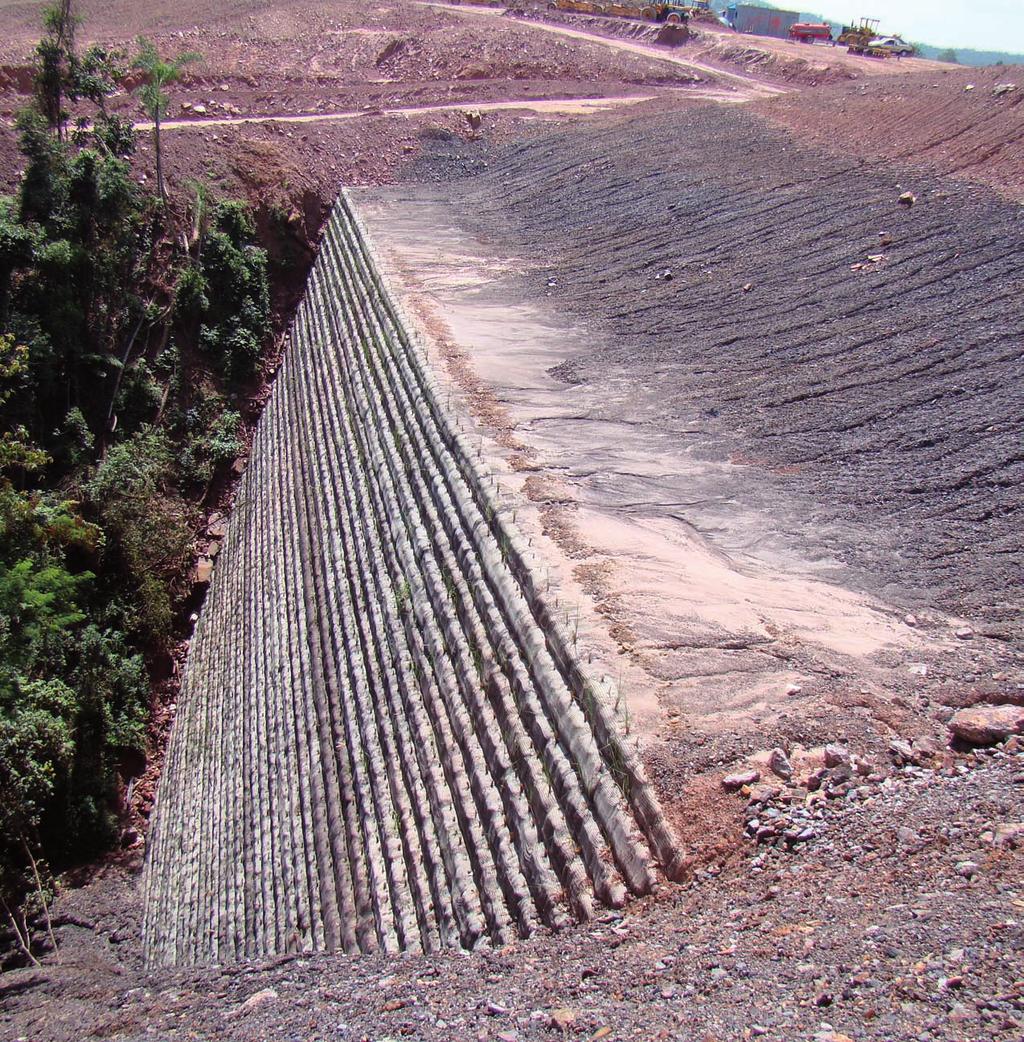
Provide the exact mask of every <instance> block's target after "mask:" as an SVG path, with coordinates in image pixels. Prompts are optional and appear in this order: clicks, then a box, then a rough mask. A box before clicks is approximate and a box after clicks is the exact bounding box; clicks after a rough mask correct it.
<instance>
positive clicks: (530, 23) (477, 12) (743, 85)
mask: <svg viewBox="0 0 1024 1042" xmlns="http://www.w3.org/2000/svg"><path fill="white" fill-rule="evenodd" d="M416 2H417V3H418V4H419V5H420V6H422V7H433V8H437V9H440V10H445V11H451V12H452V13H453V14H457V15H469V16H471V17H481V18H501V17H503V15H504V11H503V10H500V9H495V8H488V7H462V6H455V5H453V4H441V3H435V2H432V0H416ZM516 24H517V25H523V26H527V27H529V28H530V29H535V30H537V31H538V32H544V33H555V34H556V35H558V36H568V37H570V38H571V39H574V40H584V41H586V42H587V43H591V44H593V43H596V44H601V45H602V46H605V47H609V48H611V49H612V50H615V51H620V52H623V53H628V54H638V55H641V56H642V57H644V58H652V59H654V60H655V61H660V62H665V63H666V64H668V65H675V66H677V67H680V68H684V69H691V70H693V71H694V72H700V73H703V74H704V75H705V76H709V77H713V78H715V79H720V80H723V81H725V82H727V83H729V84H731V85H732V86H734V87H736V88H738V89H740V90H742V91H743V92H744V95H745V96H746V97H747V98H750V99H753V98H764V97H773V96H775V95H777V94H785V93H786V88H785V87H780V86H775V85H772V84H768V83H765V82H764V81H763V80H758V79H755V78H754V77H753V76H744V75H743V74H742V73H738V72H726V71H725V70H724V69H719V68H715V67H714V66H713V65H707V64H705V63H704V62H699V61H694V60H693V59H691V58H684V57H682V56H680V55H677V54H672V53H671V52H667V51H663V50H660V49H658V48H657V47H648V46H647V45H646V44H642V43H635V42H633V41H630V40H618V39H612V38H610V37H607V36H599V35H597V34H596V33H589V32H586V31H584V30H582V29H573V28H570V27H569V26H567V25H556V24H554V23H552V22H541V21H536V20H533V19H523V20H521V21H517V22H516Z"/></svg>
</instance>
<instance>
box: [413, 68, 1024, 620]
mask: <svg viewBox="0 0 1024 1042" xmlns="http://www.w3.org/2000/svg"><path fill="white" fill-rule="evenodd" d="M952 89H957V88H956V87H953V88H952ZM751 156H757V157H758V159H757V163H756V164H753V165H752V164H750V163H749V162H748V161H746V160H747V159H748V158H749V157H751ZM490 169H491V170H496V171H497V173H495V174H493V175H492V174H491V173H490V172H489V171H488V172H486V173H484V174H483V176H480V177H477V178H472V179H468V180H465V181H464V182H462V184H461V187H460V189H459V191H458V192H456V193H454V196H453V203H452V208H453V211H454V212H457V213H459V214H461V215H463V217H462V220H463V222H464V223H466V224H468V225H469V226H470V227H472V228H473V229H474V230H475V231H476V232H478V234H479V235H480V236H482V237H484V238H488V239H490V240H492V241H495V242H497V243H500V244H501V245H502V246H505V247H506V248H513V249H515V250H517V251H518V252H519V253H520V254H522V255H524V256H526V257H527V258H528V259H529V260H530V261H531V262H533V266H532V268H531V270H529V271H527V272H526V273H524V274H523V275H522V278H523V279H524V280H526V284H527V285H528V287H529V291H530V292H531V293H532V294H533V295H535V296H536V297H538V298H541V299H544V298H547V299H549V300H551V301H554V302H557V305H558V307H559V308H560V309H562V310H563V311H565V312H566V313H568V314H570V315H572V316H573V318H574V320H575V321H576V322H579V323H581V324H582V325H583V326H584V327H585V328H588V329H592V330H594V331H595V333H596V334H597V335H595V336H594V337H593V339H592V340H591V341H590V342H589V344H588V348H587V349H586V350H581V351H578V352H577V353H576V354H574V355H572V356H571V357H569V358H568V359H567V360H566V361H565V362H564V364H562V365H561V366H559V367H558V369H557V371H556V372H555V374H554V375H556V376H558V377H559V378H561V379H562V380H563V381H564V382H565V384H566V386H567V388H572V387H574V386H577V385H579V384H588V385H591V384H592V385H602V386H604V387H606V388H615V390H616V394H617V395H618V396H619V397H620V398H621V399H623V400H624V401H625V403H626V404H625V407H626V408H628V409H629V410H630V412H631V414H632V415H633V417H634V418H635V419H636V420H637V421H639V422H642V423H644V424H646V425H648V426H649V427H650V428H651V429H652V430H655V431H659V432H672V431H674V430H677V431H679V432H680V436H682V432H683V431H684V430H685V431H686V436H687V437H689V438H691V448H690V449H689V451H690V452H692V453H696V454H698V455H700V456H702V457H705V458H710V459H717V460H722V459H727V460H730V461H732V462H733V463H737V464H740V465H742V466H744V467H746V468H747V473H748V474H749V476H750V481H751V483H752V485H754V486H756V487H757V488H764V487H766V486H770V487H771V488H772V489H773V490H774V495H775V498H776V503H775V504H774V509H777V510H780V511H783V512H784V513H785V514H786V515H787V525H786V528H787V529H789V530H790V531H791V532H798V533H799V539H800V541H801V542H803V543H805V544H806V545H809V546H814V547H815V548H816V552H815V554H814V556H815V557H816V558H818V559H822V560H824V559H829V560H831V561H834V562H838V563H839V564H841V565H842V566H844V567H845V568H847V569H849V570H850V572H851V574H854V575H856V576H858V577H859V579H858V581H859V582H860V584H861V585H863V586H867V587H870V588H872V589H873V590H875V591H878V592H885V593H887V594H891V595H893V596H894V598H895V600H896V601H897V602H898V603H899V602H902V603H905V604H906V605H907V606H908V608H918V607H924V608H928V607H938V608H941V609H943V610H946V611H950V612H953V613H962V614H964V615H968V616H970V617H972V618H974V619H975V620H976V621H977V622H978V624H979V625H980V626H982V627H983V628H987V631H988V632H990V633H991V635H992V636H993V637H997V638H999V639H1002V640H1009V641H1014V640H1019V638H1020V630H1019V618H1018V613H1017V605H1018V603H1019V593H1020V588H1019V581H1020V567H1019V566H1020V563H1021V558H1020V554H1021V546H1020V541H1019V519H1020V509H1021V498H1020V492H1019V489H1020V478H1021V465H1022V463H1021V459H1020V454H1019V446H1018V431H1017V422H1018V418H1019V415H1020V405H1021V398H1020V395H1021V390H1020V388H1021V382H1022V379H1024V369H1022V365H1024V363H1022V360H1021V356H1020V352H1019V350H1018V349H1017V346H1016V345H1017V343H1018V342H1019V338H1020V336H1021V333H1022V331H1024V313H1022V311H1021V309H1020V307H1019V298H1020V290H1021V283H1020V272H1021V270H1022V267H1021V264H1022V261H1024V253H1022V250H1021V246H1020V220H1021V215H1020V210H1019V207H1017V206H1014V205H1010V204H1007V203H1005V202H1003V201H1002V200H1001V199H999V198H998V197H996V196H995V195H993V194H992V193H990V192H988V191H985V190H983V189H979V188H977V187H975V186H968V185H964V184H960V183H957V182H955V181H950V180H939V179H937V178H935V177H934V176H931V177H929V176H925V175H923V174H920V173H917V174H912V173H911V172H909V171H907V170H902V171H901V170H900V168H898V167H894V168H881V167H878V166H872V165H870V164H868V163H866V162H865V161H863V160H861V159H859V158H856V159H851V158H847V159H845V160H840V159H838V158H830V157H825V156H822V155H820V154H818V153H815V152H812V151H810V150H808V149H805V148H803V147H800V146H799V145H796V144H794V142H793V141H792V140H791V139H789V138H787V137H786V136H785V135H784V134H782V133H780V132H779V131H776V130H773V129H772V128H770V127H769V126H766V125H765V123H764V122H763V121H762V120H761V119H759V118H757V117H756V116H754V115H752V114H751V113H749V112H747V111H740V110H737V109H733V108H729V109H724V108H722V107H717V106H715V107H710V106H709V107H704V108H701V109H697V110H692V111H691V112H689V113H686V114H678V115H675V114H674V115H672V116H665V117H662V116H651V117H635V118H632V119H630V120H628V121H623V120H615V121H611V120H609V121H608V123H606V124H605V125H604V126H602V127H600V128H596V127H595V128H592V129H591V130H590V132H588V133H578V134H577V133H573V134H572V135H559V136H558V137H557V138H556V137H553V136H548V137H542V138H538V139H537V140H534V141H531V142H529V143H527V144H525V145H521V146H517V147H512V148H509V149H507V150H505V151H504V152H503V153H501V154H500V155H498V156H492V157H491V158H490ZM428 176H429V168H428ZM907 192H909V193H911V196H907V197H905V198H904V200H903V201H901V199H900V197H901V195H903V194H904V193H907ZM693 439H695V440H693ZM755 494H756V492H755Z"/></svg>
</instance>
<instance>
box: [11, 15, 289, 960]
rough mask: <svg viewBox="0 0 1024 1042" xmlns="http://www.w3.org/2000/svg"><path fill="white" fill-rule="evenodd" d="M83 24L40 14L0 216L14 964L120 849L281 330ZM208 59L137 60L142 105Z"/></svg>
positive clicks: (246, 267)
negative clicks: (75, 873)
mask: <svg viewBox="0 0 1024 1042" xmlns="http://www.w3.org/2000/svg"><path fill="white" fill-rule="evenodd" d="M75 29H76V21H75V17H74V13H73V11H72V10H71V4H70V0H62V2H61V3H60V4H59V5H58V6H57V7H55V8H53V9H51V10H50V11H48V13H47V15H46V32H45V35H44V38H43V40H42V41H41V42H40V44H39V46H38V48H37V72H36V98H35V103H34V105H33V106H32V108H31V109H29V110H27V111H25V112H24V113H22V115H21V117H20V119H19V131H20V141H21V150H22V152H23V154H24V160H25V170H24V176H23V178H22V180H21V183H20V186H19V188H18V191H17V193H16V195H14V196H13V197H9V198H0V836H2V840H0V843H2V849H0V897H2V901H3V906H2V907H3V910H4V912H5V919H6V925H7V926H8V927H9V928H10V929H11V930H12V931H13V933H12V939H14V940H16V941H17V942H18V943H19V944H21V945H22V946H23V947H25V946H26V942H27V941H28V936H27V931H26V929H25V923H26V921H27V918H26V917H27V916H28V915H30V914H31V912H32V911H33V902H35V904H36V906H37V907H36V910H38V906H39V904H40V903H41V902H42V900H43V898H44V895H45V892H46V888H47V879H48V878H49V874H48V872H49V869H54V870H56V869H58V868H60V867H63V866H66V865H68V864H70V863H73V862H75V861H79V860H82V859H84V858H88V857H91V856H94V855H96V854H97V853H99V852H100V851H102V850H103V849H105V848H106V847H107V846H109V844H110V843H111V842H112V841H113V840H114V839H115V838H116V835H117V821H116V808H117V789H118V784H119V769H120V767H121V765H122V764H123V763H124V762H125V760H126V757H128V756H129V755H130V754H131V753H132V752H133V751H135V752H141V751H142V747H143V743H144V737H145V723H146V713H147V701H148V692H149V686H150V685H149V678H148V675H147V663H148V662H155V661H158V660H159V659H160V657H161V656H162V655H164V654H165V653H166V650H167V648H168V647H169V645H170V642H171V640H172V637H173V632H174V625H175V612H176V606H177V603H178V601H179V600H180V596H181V594H182V592H183V590H184V583H183V576H184V575H185V574H186V572H187V571H188V569H189V567H190V566H191V562H192V557H193V546H192V544H193V535H194V532H195V525H196V521H197V518H198V515H199V513H200V508H201V505H202V502H203V500H204V498H205V497H206V496H207V494H208V493H209V490H210V485H211V482H212V481H213V479H214V478H215V477H216V475H217V473H218V469H219V468H223V467H225V466H226V465H228V464H229V462H230V461H231V460H233V459H234V458H235V457H236V456H237V455H238V453H239V451H240V450H241V443H240V434H241V427H240V424H241V421H240V416H239V413H238V411H237V409H236V408H235V405H236V404H237V399H238V397H239V394H240V391H241V389H242V388H244V387H245V386H246V385H247V383H248V382H250V381H251V378H252V376H253V373H254V370H255V368H256V366H257V363H258V361H259V358H260V353H261V351H262V349H263V346H264V345H265V343H266V341H267V337H268V334H269V332H270V317H269V312H270V305H269V295H268V286H267V261H266V256H265V254H264V253H263V251H262V250H260V249H258V248H256V247H255V246H254V245H253V240H254V234H255V232H254V227H253V222H252V219H251V217H250V215H249V212H248V210H247V209H246V207H245V206H243V205H242V204H239V203H236V202H230V201H221V202H217V201H214V200H212V199H211V198H210V197H209V194H208V192H207V190H206V188H205V186H203V185H193V186H192V187H191V189H190V192H189V199H188V201H187V203H186V202H183V201H182V200H173V199H172V200H168V199H167V196H166V193H165V189H164V183H163V176H162V171H161V175H160V177H159V179H158V191H157V192H156V193H155V194H150V193H147V192H146V191H144V190H143V189H142V188H141V187H140V180H139V178H138V176H137V173H136V175H135V176H133V168H132V163H133V155H134V151H135V144H136V142H135V134H134V131H133V129H132V127H131V125H130V123H128V122H127V121H125V120H123V119H121V118H119V117H117V116H114V115H110V114H109V113H108V112H107V110H106V106H105V101H106V99H107V97H108V96H109V95H110V94H111V93H112V92H113V91H114V90H115V89H116V87H117V85H118V84H119V83H120V82H121V80H122V77H123V75H124V72H125V69H126V66H127V59H126V57H125V56H123V55H118V54H111V53H108V52H106V51H104V50H102V49H100V48H92V49H90V50H88V51H87V52H85V53H84V54H82V53H80V52H79V49H78V48H77V46H76V41H75ZM194 57H195V56H193V55H188V56H179V58H178V59H177V60H171V61H167V62H165V61H163V60H162V59H160V57H159V55H158V54H157V53H156V50H155V48H154V47H153V45H152V44H150V43H148V41H140V51H139V58H138V59H137V60H136V68H137V69H141V70H142V72H143V86H142V90H141V94H142V100H143V103H144V104H145V106H146V107H147V108H148V109H150V110H151V111H152V110H154V109H155V110H156V111H157V112H160V113H162V112H163V111H164V109H165V108H166V101H167V99H166V96H165V95H164V94H163V87H164V86H165V85H166V84H167V83H169V82H172V81H173V79H174V78H175V76H176V75H177V73H178V72H180V70H181V68H182V66H183V65H184V63H185V59H186V58H187V60H193V59H194ZM69 110H71V111H70V112H69Z"/></svg>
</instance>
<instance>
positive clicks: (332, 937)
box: [144, 200, 681, 964]
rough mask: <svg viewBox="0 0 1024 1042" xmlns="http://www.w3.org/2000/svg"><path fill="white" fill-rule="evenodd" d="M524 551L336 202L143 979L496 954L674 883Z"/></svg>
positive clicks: (195, 702)
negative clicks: (368, 959)
mask: <svg viewBox="0 0 1024 1042" xmlns="http://www.w3.org/2000/svg"><path fill="white" fill-rule="evenodd" d="M530 557H531V551H530V549H529V547H527V546H526V545H525V543H524V541H523V540H522V539H521V538H520V537H518V536H517V535H516V533H515V532H514V530H513V528H512V526H511V524H510V519H509V518H507V517H505V516H504V515H503V511H502V508H501V507H500V505H499V503H498V501H497V498H496V496H495V494H494V492H493V491H492V490H491V489H490V487H489V485H488V479H487V478H486V477H485V476H483V475H482V473H481V472H480V471H479V470H478V468H477V467H476V466H475V464H474V460H473V452H472V449H471V447H470V446H469V444H468V443H467V441H466V440H465V438H464V437H463V436H462V435H460V433H459V432H458V430H457V424H456V421H454V420H453V419H452V418H451V417H450V416H449V415H448V414H447V413H446V411H445V409H444V408H443V407H442V403H441V402H440V401H439V400H438V397H437V394H436V393H435V388H434V384H433V381H432V378H431V376H430V374H429V373H428V372H426V371H425V368H424V365H423V364H422V362H421V359H420V355H419V353H418V351H417V350H416V349H415V348H414V346H413V344H412V343H411V342H410V341H409V339H408V338H407V336H406V333H405V332H404V329H403V323H402V321H401V319H400V317H399V316H398V315H397V313H396V311H395V309H394V306H393V305H392V303H391V302H390V299H389V296H388V294H387V292H386V290H385V289H384V287H383V286H382V284H381V282H380V280H379V277H378V275H377V274H376V269H375V266H374V264H373V261H372V259H371V256H370V252H369V249H368V246H367V244H366V242H365V239H364V238H363V236H362V235H361V232H360V231H359V228H358V225H357V223H356V221H355V218H354V217H353V214H352V212H351V210H350V209H349V206H348V204H347V202H345V201H344V200H342V201H341V202H339V204H338V207H337V209H336V211H335V213H334V215H333V218H332V220H331V223H330V226H329V229H328V232H327V235H326V237H325V240H324V244H323V246H322V248H321V253H320V256H319V258H318V261H317V264H316V266H315V268H314V271H313V274H312V276H311V279H310V283H309V287H308V290H307V295H306V298H305V300H304V302H303V304H302V305H301V307H300V311H299V314H298V316H297V319H296V322H295V325H294V327H293V331H292V343H291V346H290V349H289V351H288V352H287V355H286V362H285V364H284V366H283V368H282V371H281V372H280V374H279V376H278V378H277V381H276V384H275V387H274V391H273V394H272V396H271V399H270V402H269V404H268V406H267V409H266V412H265V414H264V417H263V419H262V421H261V423H260V427H259V430H258V432H257V436H256V439H255V442H254V445H253V450H252V454H251V458H250V462H249V467H248V470H247V473H246V476H245V479H244V482H243V486H242V489H241V491H240V494H239V497H238V501H237V505H236V507H235V511H234V514H233V516H232V521H231V525H230V528H229V531H228V535H227V538H226V540H225V543H224V549H223V551H222V552H221V555H220V558H219V561H218V566H217V569H216V573H215V576H214V581H213V584H212V587H211V590H210V594H209V597H208V600H207V602H206V606H205V608H204V610H203V613H202V616H201V618H200V620H199V624H198V626H197V629H196V634H195V639H194V641H193V646H192V652H191V657H190V660H189V663H188V668H187V671H186V674H185V678H184V683H183V688H182V697H181V701H180V708H179V712H178V717H177V720H176V723H175V727H174V732H173V735H172V738H171V742H170V747H169V750H168V755H167V761H166V768H165V773H164V777H163V780H162V783H161V787H160V790H159V794H158V800H157V807H156V812H155V817H154V822H153V826H152V830H151V833H150V839H149V849H148V855H147V871H146V879H145V923H144V940H145V946H146V951H147V955H148V959H149V961H150V963H151V964H190V963H203V962H215V961H230V960H234V959H239V958H248V957H259V956H264V955H267V954H271V953H277V952H283V951H290V950H306V949H328V950H336V949H339V950H344V951H346V952H355V951H371V950H385V951H398V950H405V949H425V950H431V949H435V948H439V947H442V946H449V945H458V944H461V945H464V946H467V947H468V946H473V945H475V944H476V943H477V942H479V941H481V940H484V939H488V938H489V939H491V940H493V941H496V942H502V941H505V940H507V939H509V938H511V937H514V936H517V935H526V934H528V933H530V932H531V931H533V930H534V929H535V928H536V927H537V926H538V925H540V924H543V925H545V926H550V927H557V926H559V925H560V924H562V923H564V922H567V921H568V920H569V919H586V918H587V917H588V916H589V915H590V914H591V910H592V907H593V904H594V902H595V901H597V902H599V903H601V904H604V905H610V906H618V905H621V904H622V902H623V901H624V900H625V898H626V894H627V891H632V892H633V893H637V894H642V893H645V892H647V891H649V890H650V889H651V887H652V885H653V883H654V881H655V874H654V866H653V863H652V862H656V863H660V865H661V867H662V869H663V870H664V871H665V872H666V873H667V874H669V875H675V874H677V873H678V871H679V868H680V858H681V855H680V852H679V851H678V849H677V848H676V846H675V844H674V842H673V837H672V835H671V833H670V832H669V830H668V829H667V827H666V825H665V823H664V821H663V819H662V816H661V813H660V811H659V808H658V806H657V803H656V800H655V798H654V796H653V793H652V791H651V789H650V786H649V785H648V783H647V782H646V781H645V779H644V777H643V775H642V772H641V768H640V767H639V765H638V762H637V760H636V758H635V754H634V753H633V752H632V750H631V749H630V747H629V743H628V740H626V739H623V738H620V737H619V734H618V732H617V729H616V724H615V722H614V720H613V714H612V712H611V711H610V709H609V704H610V692H609V690H608V689H607V688H605V687H603V686H602V685H598V684H595V683H593V682H592V681H591V680H590V678H588V676H587V675H586V674H585V672H584V670H583V669H582V668H581V666H580V664H579V662H578V661H577V660H576V657H575V655H574V653H573V647H572V644H573V640H572V637H571V636H570V635H569V634H568V633H567V631H566V630H565V629H564V628H563V627H562V625H561V624H560V620H559V619H558V618H556V614H557V609H556V608H555V607H554V606H553V605H550V604H548V603H547V601H546V599H545V596H544V593H543V591H542V590H541V589H539V588H538V585H537V583H536V581H535V578H534V574H533V572H532V571H531V567H530Z"/></svg>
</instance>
